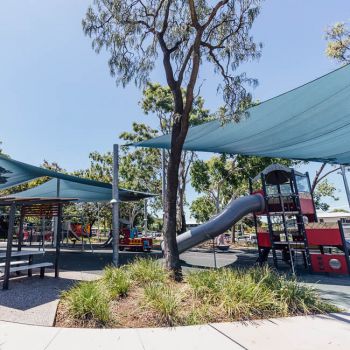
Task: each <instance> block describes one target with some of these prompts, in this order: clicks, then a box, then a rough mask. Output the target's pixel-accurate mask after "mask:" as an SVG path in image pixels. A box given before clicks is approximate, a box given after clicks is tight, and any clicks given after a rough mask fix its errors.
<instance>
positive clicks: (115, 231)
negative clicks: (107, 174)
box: [111, 144, 119, 266]
mask: <svg viewBox="0 0 350 350" xmlns="http://www.w3.org/2000/svg"><path fill="white" fill-rule="evenodd" d="M118 186H119V145H118V144H115V145H113V182H112V200H111V203H112V237H113V239H112V249H113V255H112V262H113V265H114V266H118V264H119V187H118Z"/></svg>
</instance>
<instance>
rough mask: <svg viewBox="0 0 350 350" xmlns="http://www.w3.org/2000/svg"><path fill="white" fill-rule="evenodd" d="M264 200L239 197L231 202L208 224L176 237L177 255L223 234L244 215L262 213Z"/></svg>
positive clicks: (253, 196)
mask: <svg viewBox="0 0 350 350" xmlns="http://www.w3.org/2000/svg"><path fill="white" fill-rule="evenodd" d="M264 208H265V200H264V197H263V196H262V195H261V194H253V195H250V196H245V197H240V198H237V199H234V200H232V201H231V202H230V203H229V204H228V206H227V207H226V208H225V209H224V210H223V211H222V212H221V213H220V214H218V215H216V216H214V217H213V218H212V219H210V220H209V221H208V222H206V223H204V224H202V225H199V226H197V227H195V228H193V229H192V230H190V231H187V232H185V233H183V234H181V235H179V236H177V239H176V241H177V246H178V249H179V253H183V252H184V251H185V250H187V249H190V248H192V247H194V246H196V245H197V244H199V243H202V242H204V241H206V240H208V239H211V238H215V237H216V236H218V235H220V234H222V233H224V232H225V231H226V230H228V229H229V228H230V227H232V226H233V225H234V224H235V223H236V222H237V221H239V220H240V219H241V218H243V217H244V216H245V215H247V214H249V213H252V212H256V211H258V212H259V211H263V210H264Z"/></svg>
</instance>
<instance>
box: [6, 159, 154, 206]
mask: <svg viewBox="0 0 350 350" xmlns="http://www.w3.org/2000/svg"><path fill="white" fill-rule="evenodd" d="M43 176H48V177H51V178H52V179H50V180H49V181H47V182H45V183H43V184H41V185H39V186H36V187H33V188H31V189H28V190H26V191H22V192H18V193H15V194H11V197H16V198H55V197H57V198H72V199H74V200H77V201H80V202H102V201H110V200H111V199H112V185H111V184H109V183H104V182H100V181H94V180H90V179H84V178H80V177H78V176H72V175H67V174H62V173H59V172H56V171H52V170H48V169H44V168H39V167H36V166H33V165H30V164H26V163H22V162H19V161H16V160H13V159H10V158H6V157H3V156H0V189H6V188H10V187H12V186H15V185H19V184H21V183H25V182H28V181H30V180H33V179H35V178H39V177H43ZM153 196H155V195H154V194H151V193H146V192H139V191H132V190H126V189H119V198H120V200H121V201H122V202H128V201H137V200H140V199H143V198H148V197H153Z"/></svg>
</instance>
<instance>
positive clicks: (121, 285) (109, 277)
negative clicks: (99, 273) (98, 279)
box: [102, 266, 130, 299]
mask: <svg viewBox="0 0 350 350" xmlns="http://www.w3.org/2000/svg"><path fill="white" fill-rule="evenodd" d="M102 282H103V283H104V284H105V286H106V288H107V290H108V292H109V294H110V297H111V298H112V299H114V298H116V297H120V296H126V295H127V294H128V291H129V288H130V278H129V276H128V274H127V272H126V271H125V270H123V269H120V268H119V269H118V268H115V267H112V266H108V267H106V268H105V269H104V273H103V277H102Z"/></svg>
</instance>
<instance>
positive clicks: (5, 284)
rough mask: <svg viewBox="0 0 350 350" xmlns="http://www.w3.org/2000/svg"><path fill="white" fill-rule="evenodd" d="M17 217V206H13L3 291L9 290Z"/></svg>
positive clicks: (10, 216)
mask: <svg viewBox="0 0 350 350" xmlns="http://www.w3.org/2000/svg"><path fill="white" fill-rule="evenodd" d="M15 215H16V204H15V203H12V204H11V209H10V214H9V228H8V231H7V247H6V260H5V276H4V282H3V285H2V289H8V288H9V279H10V264H11V253H12V240H13V229H14V226H15Z"/></svg>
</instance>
